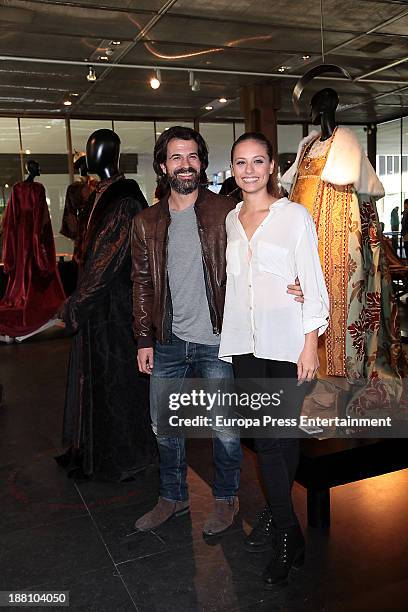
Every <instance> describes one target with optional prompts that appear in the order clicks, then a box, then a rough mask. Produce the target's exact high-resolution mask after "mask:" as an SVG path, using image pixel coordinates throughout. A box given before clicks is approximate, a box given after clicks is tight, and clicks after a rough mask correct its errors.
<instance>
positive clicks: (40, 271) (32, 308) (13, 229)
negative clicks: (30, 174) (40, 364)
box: [0, 181, 65, 338]
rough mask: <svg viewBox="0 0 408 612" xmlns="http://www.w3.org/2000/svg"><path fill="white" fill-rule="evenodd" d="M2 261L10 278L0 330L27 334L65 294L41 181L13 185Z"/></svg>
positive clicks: (1, 304) (0, 308)
mask: <svg viewBox="0 0 408 612" xmlns="http://www.w3.org/2000/svg"><path fill="white" fill-rule="evenodd" d="M3 262H4V271H5V273H6V274H8V282H7V288H6V293H5V295H4V297H3V299H2V300H1V302H0V334H2V335H7V336H11V337H13V338H15V337H18V336H25V335H27V334H30V333H32V332H33V331H35V330H37V329H39V328H40V327H41V326H42V325H44V324H45V323H46V322H47V321H49V320H50V319H51V318H52V317H53V316H54V315H55V314H56V312H57V311H58V309H59V308H60V306H61V304H62V302H63V301H64V299H65V295H64V290H63V288H62V284H61V280H60V277H59V274H58V270H57V265H56V257H55V244H54V236H53V233H52V226H51V220H50V215H49V212H48V206H47V201H46V199H45V189H44V186H43V185H41V183H34V182H29V181H24V182H21V183H16V184H15V185H14V186H13V189H12V192H11V194H10V198H9V201H8V203H7V209H6V212H5V217H4V221H3Z"/></svg>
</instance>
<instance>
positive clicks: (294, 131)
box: [278, 124, 303, 177]
mask: <svg viewBox="0 0 408 612" xmlns="http://www.w3.org/2000/svg"><path fill="white" fill-rule="evenodd" d="M302 138H303V127H302V125H300V124H294V125H279V124H278V152H279V155H278V160H279V169H278V177H281V176H282V175H283V174H285V172H286V170H288V169H289V168H290V166H291V165H292V164H293V162H294V161H295V159H296V153H297V150H298V147H299V142H300V141H301V140H302Z"/></svg>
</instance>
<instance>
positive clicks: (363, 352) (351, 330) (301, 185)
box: [290, 132, 405, 415]
mask: <svg viewBox="0 0 408 612" xmlns="http://www.w3.org/2000/svg"><path fill="white" fill-rule="evenodd" d="M334 137H335V132H334V134H333V136H332V138H331V142H332V139H333V138H334ZM331 142H330V143H329V147H328V148H327V149H326V150H325V152H324V154H321V155H320V156H319V155H316V154H314V152H313V150H314V143H316V140H315V141H312V142H311V143H308V144H307V145H306V146H305V148H304V150H303V152H302V157H301V159H300V161H299V165H298V171H297V175H296V177H295V180H294V182H293V185H292V190H291V194H290V199H292V200H293V201H296V202H299V203H301V204H303V205H305V206H306V207H307V208H308V210H309V212H310V213H311V214H312V216H313V218H314V220H315V223H316V229H317V233H318V238H319V255H320V260H321V263H322V268H323V272H324V275H325V279H326V284H327V288H328V292H329V298H330V325H329V328H328V330H327V332H326V338H325V347H324V348H325V355H324V360H321V361H323V363H324V364H326V371H325V372H323V374H322V378H324V379H326V380H331V381H332V382H333V384H334V386H340V387H342V388H343V390H344V389H347V388H348V390H349V391H350V390H351V392H350V395H349V401H348V402H347V413H349V414H359V415H362V414H365V413H366V412H367V411H369V410H374V409H377V408H378V407H379V406H381V408H386V407H389V408H391V407H392V408H393V409H395V406H396V405H397V404H398V402H399V399H400V396H401V387H402V385H401V376H402V375H403V373H404V369H405V359H404V355H403V351H402V348H401V342H400V330H399V323H398V312H397V305H396V301H395V298H394V296H393V291H392V284H391V277H390V273H389V269H388V264H387V261H386V258H385V253H384V248H383V246H382V242H381V239H382V235H381V230H380V227H379V221H378V216H377V210H376V205H375V199H374V198H373V197H371V196H367V195H364V194H360V193H357V192H356V190H355V188H354V187H353V186H352V185H348V186H343V187H340V186H336V185H332V184H330V183H326V182H324V181H322V180H321V178H320V176H321V172H322V170H323V168H324V164H325V162H326V159H327V155H328V151H329V148H330V144H331ZM334 377H342V378H344V379H345V380H344V382H346V381H348V382H349V383H354V385H355V386H354V385H352V386H349V385H344V383H341V382H340V380H339V378H334ZM337 381H338V382H339V383H340V385H338V383H337ZM360 383H361V384H360ZM363 385H364V386H363Z"/></svg>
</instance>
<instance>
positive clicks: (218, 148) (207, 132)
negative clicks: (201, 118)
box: [200, 123, 234, 193]
mask: <svg viewBox="0 0 408 612" xmlns="http://www.w3.org/2000/svg"><path fill="white" fill-rule="evenodd" d="M200 134H201V136H202V137H203V138H204V140H205V141H206V143H207V146H208V151H209V164H208V169H207V176H208V180H209V181H210V189H211V190H212V191H215V192H216V193H218V192H219V190H220V189H221V185H222V183H223V182H224V181H225V179H226V178H228V177H229V176H231V169H230V152H231V147H232V145H233V143H234V128H233V124H232V123H201V124H200Z"/></svg>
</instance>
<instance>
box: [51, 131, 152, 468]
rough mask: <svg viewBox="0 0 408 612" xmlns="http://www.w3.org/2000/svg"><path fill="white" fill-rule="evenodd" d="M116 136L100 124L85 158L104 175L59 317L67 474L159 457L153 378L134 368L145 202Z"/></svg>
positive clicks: (142, 464)
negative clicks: (123, 164) (138, 235)
mask: <svg viewBox="0 0 408 612" xmlns="http://www.w3.org/2000/svg"><path fill="white" fill-rule="evenodd" d="M119 152H120V140H119V137H118V136H117V135H116V134H115V133H114V132H112V131H111V130H97V131H96V132H94V133H93V134H92V135H91V136H90V138H89V140H88V144H87V165H88V168H89V170H90V171H91V172H94V173H97V174H98V175H99V176H100V177H101V178H102V179H103V180H101V181H100V182H99V183H98V184H97V186H96V191H95V201H94V205H93V209H92V214H91V216H90V218H89V222H88V228H87V231H86V236H85V240H84V244H83V262H82V274H81V277H80V280H79V283H78V286H77V289H76V291H75V292H74V293H73V294H72V295H71V296H70V297H69V298H68V300H67V301H66V303H65V304H64V307H63V308H62V309H61V313H60V316H61V318H62V319H63V321H64V322H65V324H66V327H67V329H68V330H69V331H71V332H74V333H75V336H74V338H73V345H72V350H71V356H70V363H69V370H68V381H67V394H66V401H65V411H64V424H63V444H64V447H66V448H67V452H66V453H65V454H64V455H62V456H61V457H58V458H57V462H58V463H59V464H60V465H62V466H63V467H64V468H65V469H66V470H67V473H68V475H69V476H74V477H86V478H95V479H103V480H106V479H109V480H126V479H129V478H132V477H133V476H134V474H135V473H136V472H137V471H139V470H141V469H144V468H145V467H146V466H147V465H148V464H150V463H151V461H152V458H153V457H154V456H155V452H156V451H155V446H154V444H155V442H154V440H153V436H152V432H151V428H150V417H149V409H148V381H147V380H146V379H145V378H144V377H142V376H141V375H139V374H138V372H137V369H136V368H135V361H134V360H135V354H136V347H135V342H134V339H133V333H132V284H131V278H130V271H131V258H130V228H131V223H132V219H133V217H134V215H135V214H137V213H138V212H139V211H140V210H142V209H143V208H146V207H147V203H146V200H145V198H144V196H143V194H142V192H141V191H140V188H139V186H138V184H137V183H136V181H134V180H128V179H126V178H125V177H124V175H123V174H121V173H120V171H119V167H118V162H119Z"/></svg>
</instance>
